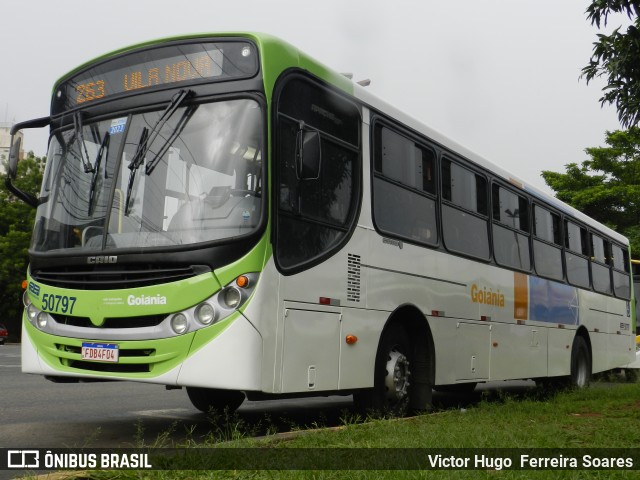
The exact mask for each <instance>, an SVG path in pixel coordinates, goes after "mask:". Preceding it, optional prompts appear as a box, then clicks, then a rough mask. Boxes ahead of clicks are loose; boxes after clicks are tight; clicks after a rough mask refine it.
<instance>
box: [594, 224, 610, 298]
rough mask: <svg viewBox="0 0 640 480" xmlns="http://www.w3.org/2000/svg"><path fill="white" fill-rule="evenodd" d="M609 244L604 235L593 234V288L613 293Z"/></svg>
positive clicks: (601, 291)
mask: <svg viewBox="0 0 640 480" xmlns="http://www.w3.org/2000/svg"><path fill="white" fill-rule="evenodd" d="M608 250H609V246H608V242H606V241H605V240H604V239H603V238H602V237H600V236H598V235H595V234H591V251H592V257H591V276H592V279H593V288H594V289H595V290H596V291H598V292H600V293H608V294H610V293H611V272H610V269H609V261H610V258H609V257H610V253H608Z"/></svg>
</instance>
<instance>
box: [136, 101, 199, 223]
mask: <svg viewBox="0 0 640 480" xmlns="http://www.w3.org/2000/svg"><path fill="white" fill-rule="evenodd" d="M190 94H191V90H180V91H179V92H178V93H176V94H175V95H174V96H173V98H172V99H171V102H169V105H167V108H165V110H164V112H162V115H160V118H159V119H158V121H157V122H156V124H155V125H154V126H153V128H152V129H151V132H149V129H148V128H147V127H144V128H143V129H142V134H141V135H140V141H139V142H138V147H137V149H136V153H135V155H134V156H133V158H132V159H131V161H130V162H129V170H131V172H130V173H129V185H128V186H127V198H126V200H125V203H124V214H125V216H128V215H129V209H130V205H129V204H130V203H131V192H132V191H133V183H134V180H135V178H136V172H137V171H138V169H139V168H140V165H142V163H143V162H144V157H145V155H146V154H147V151H148V150H149V147H151V145H152V144H153V142H154V141H155V139H156V137H157V136H158V134H159V133H160V131H161V130H162V127H164V125H165V124H166V123H167V121H169V119H170V118H171V116H172V115H173V114H174V113H175V112H176V110H177V109H178V108H180V105H182V102H184V101H185V99H186V98H187V97H188V96H189V95H190ZM183 117H184V116H183ZM163 148H164V145H163ZM154 161H155V158H154ZM152 170H153V169H152ZM146 173H149V172H146Z"/></svg>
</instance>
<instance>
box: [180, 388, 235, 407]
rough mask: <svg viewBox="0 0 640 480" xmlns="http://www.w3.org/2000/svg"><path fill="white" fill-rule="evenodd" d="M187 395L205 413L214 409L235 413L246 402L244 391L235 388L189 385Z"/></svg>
mask: <svg viewBox="0 0 640 480" xmlns="http://www.w3.org/2000/svg"><path fill="white" fill-rule="evenodd" d="M187 395H189V400H191V403H192V404H193V406H194V407H196V408H197V409H198V410H200V411H202V412H205V413H208V412H209V411H211V410H212V409H214V410H217V411H218V412H224V411H225V410H226V411H227V412H228V413H233V412H235V411H236V410H237V409H238V407H239V406H240V405H242V402H244V393H242V392H238V391H235V390H217V389H214V388H200V387H187Z"/></svg>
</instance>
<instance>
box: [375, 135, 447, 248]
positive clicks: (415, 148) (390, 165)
mask: <svg viewBox="0 0 640 480" xmlns="http://www.w3.org/2000/svg"><path fill="white" fill-rule="evenodd" d="M435 163H436V155H435V152H434V151H433V150H432V149H430V148H426V147H424V146H422V145H419V144H417V143H416V142H415V141H413V140H412V139H410V138H408V137H407V136H405V135H401V134H400V133H397V132H396V131H394V130H392V129H391V128H388V127H387V126H385V125H382V124H380V123H379V122H378V123H376V124H375V128H374V180H373V212H374V219H375V222H376V226H377V227H378V228H379V229H380V230H381V231H383V232H384V233H388V234H391V235H392V236H398V237H401V238H403V239H406V240H408V241H411V242H415V243H424V244H427V245H436V244H437V243H438V234H437V232H438V230H437V222H436V201H435V192H436V183H435Z"/></svg>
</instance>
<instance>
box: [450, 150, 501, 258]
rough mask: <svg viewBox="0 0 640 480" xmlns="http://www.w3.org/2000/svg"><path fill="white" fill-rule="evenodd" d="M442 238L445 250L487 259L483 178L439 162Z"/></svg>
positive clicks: (485, 202)
mask: <svg viewBox="0 0 640 480" xmlns="http://www.w3.org/2000/svg"><path fill="white" fill-rule="evenodd" d="M442 199H443V202H442V235H443V238H444V244H445V246H446V247H447V249H449V250H451V251H454V252H459V253H462V254H465V255H470V256H472V257H476V258H480V259H483V260H489V257H490V250H489V218H488V208H487V207H488V195H487V179H486V178H485V177H483V176H481V175H479V174H477V173H474V172H472V171H471V170H469V169H467V168H464V167H462V166H460V165H458V164H457V163H454V162H452V161H451V160H448V159H446V158H445V159H443V160H442Z"/></svg>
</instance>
